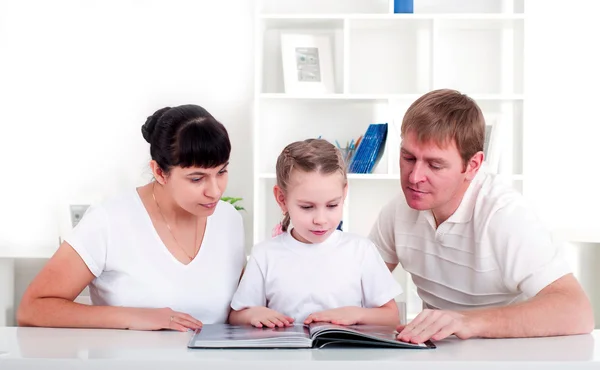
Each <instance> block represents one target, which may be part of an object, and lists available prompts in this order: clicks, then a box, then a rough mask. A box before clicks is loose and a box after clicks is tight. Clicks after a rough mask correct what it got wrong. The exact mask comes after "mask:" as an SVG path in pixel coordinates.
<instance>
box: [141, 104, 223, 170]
mask: <svg viewBox="0 0 600 370" xmlns="http://www.w3.org/2000/svg"><path fill="white" fill-rule="evenodd" d="M142 135H143V136H144V139H146V141H147V142H148V143H150V155H151V156H152V159H153V160H155V161H156V162H157V163H158V165H159V166H160V168H161V169H162V170H163V171H164V172H166V173H168V172H169V171H170V169H171V168H172V167H174V166H180V167H184V168H185V167H202V168H214V167H217V166H220V165H223V164H225V163H227V161H228V160H229V154H230V153H231V143H230V142H229V135H228V134H227V130H226V129H225V126H223V125H222V124H221V123H220V122H219V121H217V120H216V119H215V118H214V117H213V116H212V115H211V114H210V113H208V111H207V110H206V109H204V108H202V107H200V106H198V105H192V104H188V105H180V106H178V107H173V108H171V107H166V108H162V109H159V110H157V111H156V112H154V114H153V115H151V116H150V117H148V119H147V120H146V123H144V124H143V125H142Z"/></svg>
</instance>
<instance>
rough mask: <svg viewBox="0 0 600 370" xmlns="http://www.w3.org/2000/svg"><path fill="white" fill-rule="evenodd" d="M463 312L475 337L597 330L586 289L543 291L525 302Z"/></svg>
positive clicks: (511, 336) (560, 333)
mask: <svg viewBox="0 0 600 370" xmlns="http://www.w3.org/2000/svg"><path fill="white" fill-rule="evenodd" d="M463 314H464V315H465V316H466V317H467V321H470V325H469V326H471V327H472V328H473V334H474V336H478V337H484V338H515V337H543V336H554V335H572V334H584V333H589V332H591V331H592V330H593V329H594V317H593V311H592V307H591V305H590V303H589V300H588V298H587V296H586V295H585V293H583V291H572V290H571V291H568V292H562V291H548V292H544V291H542V292H540V294H538V295H537V296H535V297H533V298H531V299H530V300H528V301H526V302H522V303H517V304H514V305H510V306H506V307H499V308H492V309H486V310H477V311H469V312H463Z"/></svg>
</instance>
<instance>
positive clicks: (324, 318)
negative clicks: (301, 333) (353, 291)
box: [304, 307, 363, 325]
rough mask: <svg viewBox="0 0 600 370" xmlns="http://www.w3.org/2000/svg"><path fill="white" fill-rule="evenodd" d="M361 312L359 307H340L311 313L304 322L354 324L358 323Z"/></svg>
mask: <svg viewBox="0 0 600 370" xmlns="http://www.w3.org/2000/svg"><path fill="white" fill-rule="evenodd" d="M362 314H363V308H361V307H340V308H334V309H332V310H325V311H320V312H315V313H311V314H310V315H308V317H307V318H306V320H304V323H305V324H307V325H308V324H310V323H312V322H330V323H332V324H336V325H355V324H360V321H361V317H362Z"/></svg>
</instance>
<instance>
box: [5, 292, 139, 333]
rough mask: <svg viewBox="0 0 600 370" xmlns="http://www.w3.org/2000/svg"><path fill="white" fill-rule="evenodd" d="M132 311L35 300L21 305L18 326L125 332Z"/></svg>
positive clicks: (55, 300)
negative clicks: (102, 329) (122, 330)
mask: <svg viewBox="0 0 600 370" xmlns="http://www.w3.org/2000/svg"><path fill="white" fill-rule="evenodd" d="M134 310H135V309H134V308H127V307H112V306H92V305H85V304H80V303H75V302H73V301H70V300H68V299H64V298H35V299H32V300H30V301H29V302H21V305H20V306H19V310H18V312H17V322H18V325H19V326H43V327H63V328H112V329H128V327H129V325H128V324H129V320H128V317H129V316H130V315H131V314H132V313H133V311H134Z"/></svg>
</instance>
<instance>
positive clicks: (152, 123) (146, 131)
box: [142, 107, 171, 143]
mask: <svg viewBox="0 0 600 370" xmlns="http://www.w3.org/2000/svg"><path fill="white" fill-rule="evenodd" d="M169 109H171V107H165V108H161V109H159V110H157V111H156V112H154V114H153V115H151V116H149V117H148V118H147V119H146V122H145V123H144V124H143V125H142V136H144V139H145V140H146V141H147V142H148V143H152V134H153V133H154V129H156V124H157V123H158V120H160V118H161V117H162V116H163V115H164V114H165V112H166V111H168V110H169Z"/></svg>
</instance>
